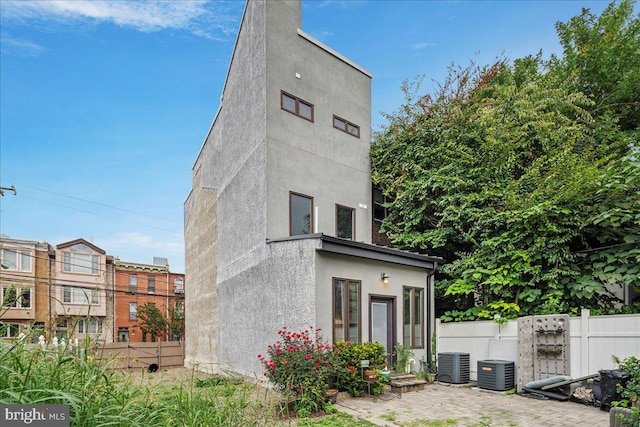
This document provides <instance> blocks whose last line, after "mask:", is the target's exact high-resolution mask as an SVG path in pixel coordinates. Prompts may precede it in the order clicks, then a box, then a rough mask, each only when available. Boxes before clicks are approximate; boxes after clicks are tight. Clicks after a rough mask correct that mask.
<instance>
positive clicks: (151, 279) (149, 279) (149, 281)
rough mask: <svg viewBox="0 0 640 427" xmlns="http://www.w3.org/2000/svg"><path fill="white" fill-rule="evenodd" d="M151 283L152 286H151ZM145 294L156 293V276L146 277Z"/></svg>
mask: <svg viewBox="0 0 640 427" xmlns="http://www.w3.org/2000/svg"><path fill="white" fill-rule="evenodd" d="M152 283H153V286H152ZM147 293H149V294H155V293H156V276H147Z"/></svg>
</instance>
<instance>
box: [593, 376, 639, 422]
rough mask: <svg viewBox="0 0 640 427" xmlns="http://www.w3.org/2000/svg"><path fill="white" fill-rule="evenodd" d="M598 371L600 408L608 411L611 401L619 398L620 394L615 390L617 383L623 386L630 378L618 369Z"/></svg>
mask: <svg viewBox="0 0 640 427" xmlns="http://www.w3.org/2000/svg"><path fill="white" fill-rule="evenodd" d="M598 372H599V373H600V393H601V394H602V398H601V399H600V402H601V403H600V409H602V410H603V411H607V412H609V410H610V409H611V402H614V401H616V400H620V394H619V393H618V390H617V387H618V384H620V385H622V386H624V385H625V384H626V383H627V382H628V381H629V379H630V378H631V375H629V374H628V373H627V372H625V371H621V370H618V369H611V370H604V371H598Z"/></svg>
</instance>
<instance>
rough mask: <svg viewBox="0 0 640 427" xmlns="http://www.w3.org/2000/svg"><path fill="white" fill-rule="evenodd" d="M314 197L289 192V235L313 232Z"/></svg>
mask: <svg viewBox="0 0 640 427" xmlns="http://www.w3.org/2000/svg"><path fill="white" fill-rule="evenodd" d="M312 212H313V198H312V197H309V196H305V195H303V194H297V193H289V235H290V236H298V235H301V234H311V230H312V227H313V213H312Z"/></svg>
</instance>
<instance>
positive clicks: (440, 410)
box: [338, 384, 609, 427]
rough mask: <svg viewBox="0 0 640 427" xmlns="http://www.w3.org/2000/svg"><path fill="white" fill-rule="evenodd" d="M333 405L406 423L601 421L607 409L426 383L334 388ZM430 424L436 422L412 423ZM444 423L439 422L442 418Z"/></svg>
mask: <svg viewBox="0 0 640 427" xmlns="http://www.w3.org/2000/svg"><path fill="white" fill-rule="evenodd" d="M338 409H339V410H341V411H345V412H348V413H350V414H351V415H353V416H354V417H357V418H362V419H366V420H368V421H371V422H372V423H374V424H377V425H381V426H399V425H403V423H404V425H408V424H407V423H408V422H411V421H417V420H433V421H435V420H455V423H454V421H450V424H446V425H452V426H456V425H457V426H461V427H462V426H492V427H497V426H512V427H516V426H517V427H538V426H540V427H547V426H548V427H565V426H566V427H569V426H571V427H575V426H585V427H587V426H588V427H607V426H608V425H609V413H608V412H605V411H602V410H600V409H599V408H594V407H591V406H585V405H581V404H579V403H574V402H560V401H556V400H538V399H532V398H528V397H524V396H520V395H508V396H504V395H502V394H501V393H495V392H488V391H483V390H480V389H477V388H469V387H455V386H447V385H438V384H433V385H428V386H427V387H425V389H424V390H421V391H412V392H408V393H404V394H402V395H401V397H400V398H399V399H398V398H397V397H395V396H394V395H390V394H386V395H383V396H382V397H381V398H380V399H377V400H376V401H375V402H374V399H373V398H372V397H371V396H366V397H359V398H353V397H351V396H349V394H347V393H340V396H339V397H338ZM414 425H424V426H428V425H436V424H427V423H421V424H418V423H416V424H414ZM443 425H444V423H443Z"/></svg>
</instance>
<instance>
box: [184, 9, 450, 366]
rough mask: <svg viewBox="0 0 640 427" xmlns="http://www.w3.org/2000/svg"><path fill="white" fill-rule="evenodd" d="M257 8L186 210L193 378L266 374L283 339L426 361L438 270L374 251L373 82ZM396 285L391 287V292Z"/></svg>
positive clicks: (281, 16) (288, 18) (294, 18)
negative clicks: (400, 352)
mask: <svg viewBox="0 0 640 427" xmlns="http://www.w3.org/2000/svg"><path fill="white" fill-rule="evenodd" d="M301 10H302V7H301V2H300V1H286V2H275V1H253V0H249V1H248V2H247V5H246V8H245V13H244V16H243V19H242V23H241V27H240V30H239V34H238V38H237V41H236V46H235V50H234V53H233V57H232V60H231V64H230V66H229V71H228V75H227V80H226V82H225V86H224V89H223V94H222V101H221V105H220V109H219V110H218V112H217V114H216V117H215V119H214V122H213V124H212V125H211V128H210V130H209V133H208V135H207V137H206V139H205V141H204V144H203V146H202V148H201V151H200V153H199V154H198V157H197V159H196V161H195V164H194V166H193V171H192V175H193V176H192V178H193V184H192V189H191V192H190V193H189V196H188V197H187V199H186V202H185V249H186V253H185V256H186V276H187V277H186V280H188V281H189V288H188V289H187V290H186V304H187V305H188V306H189V311H188V312H187V313H186V318H185V320H186V331H187V332H186V335H187V339H186V347H185V351H186V358H185V364H186V365H187V366H188V367H197V368H198V369H201V370H205V371H217V370H219V369H228V370H232V371H234V372H238V373H242V374H245V375H249V376H253V375H261V372H262V369H261V366H260V363H259V361H258V359H257V355H258V354H259V353H264V352H265V350H266V348H267V346H268V345H269V344H270V343H273V342H275V341H276V340H277V339H278V338H277V331H278V330H279V329H281V328H282V327H283V326H287V327H288V328H289V329H306V328H308V327H309V326H314V327H318V328H321V329H322V334H323V336H324V338H325V339H326V340H327V341H329V342H337V341H339V340H349V341H355V342H362V341H378V342H381V343H383V344H384V345H385V346H386V348H387V351H388V353H389V359H390V361H391V358H392V355H391V353H392V351H393V345H394V344H395V343H397V342H400V343H403V344H405V345H410V346H412V347H413V348H414V350H415V353H416V358H418V359H420V358H425V357H426V356H427V353H428V345H429V342H430V340H429V339H428V337H429V336H430V329H431V327H432V324H431V323H432V322H429V318H430V313H432V312H433V310H432V301H433V298H432V289H433V273H434V272H435V270H436V268H437V266H438V262H439V261H440V260H439V259H437V258H433V257H428V256H424V255H418V254H413V253H408V252H403V251H398V250H394V249H390V248H387V247H381V246H376V245H372V244H371V241H372V206H371V200H372V188H371V174H370V164H369V154H368V153H369V142H370V137H371V74H370V73H369V72H368V71H366V70H365V69H364V68H362V67H360V66H359V65H357V64H355V63H353V62H352V61H350V60H349V59H347V58H345V57H344V56H342V55H340V54H339V53H337V52H335V51H333V50H332V49H331V48H329V47H327V46H325V45H324V44H322V43H321V42H319V41H317V40H316V39H314V38H313V37H311V36H310V35H308V34H306V33H305V32H304V31H302V30H301V22H302V16H301ZM383 276H386V278H385V279H383Z"/></svg>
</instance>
